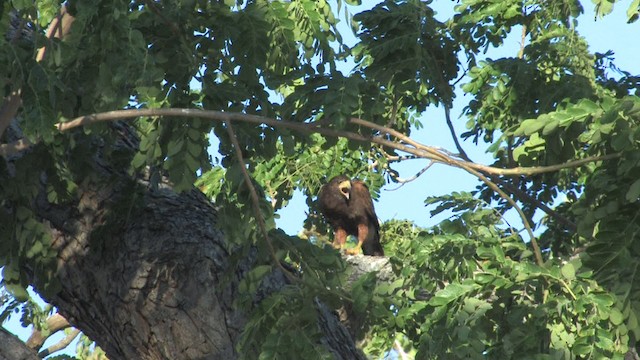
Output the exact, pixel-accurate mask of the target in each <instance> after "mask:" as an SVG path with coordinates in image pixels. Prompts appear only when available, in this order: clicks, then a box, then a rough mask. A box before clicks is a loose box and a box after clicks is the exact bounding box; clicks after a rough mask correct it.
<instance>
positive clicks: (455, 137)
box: [444, 105, 471, 162]
mask: <svg viewBox="0 0 640 360" xmlns="http://www.w3.org/2000/svg"><path fill="white" fill-rule="evenodd" d="M444 118H445V120H446V121H447V126H448V127H449V132H450V133H451V137H452V138H453V142H454V144H456V149H458V153H459V154H460V157H461V158H462V159H463V160H466V161H469V162H470V161H471V159H470V158H469V156H468V155H467V153H466V152H465V151H464V149H463V148H462V145H461V144H460V141H458V135H456V129H454V128H453V123H452V122H451V109H450V108H449V105H445V106H444Z"/></svg>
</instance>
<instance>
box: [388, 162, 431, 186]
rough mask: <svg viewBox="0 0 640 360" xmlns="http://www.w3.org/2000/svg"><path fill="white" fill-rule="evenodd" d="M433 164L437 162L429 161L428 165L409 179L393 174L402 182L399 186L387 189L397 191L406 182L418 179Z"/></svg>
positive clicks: (396, 179)
mask: <svg viewBox="0 0 640 360" xmlns="http://www.w3.org/2000/svg"><path fill="white" fill-rule="evenodd" d="M433 164H435V162H434V161H431V162H429V165H427V166H425V167H423V168H422V169H420V171H418V172H417V173H416V174H415V175H413V176H412V177H410V178H408V179H403V178H401V177H397V176H394V175H391V176H393V177H394V179H395V181H397V182H398V183H400V185H399V186H398V187H396V188H394V189H390V190H387V191H396V190H398V189H400V188H401V187H403V186H404V184H407V183H410V182H412V181H414V180H416V179H417V178H419V177H420V175H422V174H424V173H425V172H426V171H427V170H429V168H430V167H431V166H432V165H433Z"/></svg>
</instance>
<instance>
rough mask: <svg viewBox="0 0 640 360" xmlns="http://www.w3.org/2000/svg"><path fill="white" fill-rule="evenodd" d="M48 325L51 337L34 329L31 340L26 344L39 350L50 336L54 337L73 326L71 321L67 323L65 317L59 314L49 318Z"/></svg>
mask: <svg viewBox="0 0 640 360" xmlns="http://www.w3.org/2000/svg"><path fill="white" fill-rule="evenodd" d="M46 325H47V330H48V331H49V335H48V336H46V337H45V336H43V335H42V331H40V330H36V329H34V330H33V332H32V333H31V336H29V339H27V342H26V345H27V346H28V347H29V348H31V349H34V350H36V349H39V348H40V347H41V346H42V345H43V344H44V342H45V341H46V340H47V339H48V338H49V336H51V335H53V334H54V333H56V332H57V331H58V330H62V329H66V328H68V327H70V326H71V324H69V321H67V319H66V318H65V317H64V316H62V315H60V314H58V313H56V314H53V315H51V316H49V318H47V321H46Z"/></svg>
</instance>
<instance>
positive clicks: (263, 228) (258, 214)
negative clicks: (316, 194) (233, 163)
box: [224, 120, 299, 282]
mask: <svg viewBox="0 0 640 360" xmlns="http://www.w3.org/2000/svg"><path fill="white" fill-rule="evenodd" d="M224 124H225V125H226V128H227V133H228V134H229V137H230V138H231V143H232V144H233V147H234V149H235V151H236V157H237V158H238V163H239V165H240V171H242V176H243V177H244V182H245V184H247V187H248V188H249V194H251V202H252V205H253V212H254V214H255V218H256V221H257V222H258V228H259V229H260V232H261V233H262V236H263V237H264V241H265V244H267V247H268V248H269V253H270V254H271V259H272V260H273V263H274V265H275V266H277V267H279V268H280V270H282V272H283V273H284V274H285V275H286V276H287V278H288V279H289V280H290V281H292V282H296V281H298V280H299V279H298V278H296V277H295V276H293V275H292V274H291V272H290V271H289V270H287V269H285V267H284V266H282V263H280V260H278V256H277V255H276V250H275V249H274V247H273V244H272V243H271V239H269V232H268V231H267V225H266V223H265V220H264V216H262V211H261V210H260V198H259V197H258V193H257V192H256V188H255V186H253V182H252V181H251V176H249V173H248V172H247V165H246V163H245V162H244V157H243V156H242V149H241V148H240V144H239V143H238V138H237V137H236V133H235V131H233V127H232V126H231V121H229V120H226V121H225V122H224Z"/></svg>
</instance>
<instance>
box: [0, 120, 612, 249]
mask: <svg viewBox="0 0 640 360" xmlns="http://www.w3.org/2000/svg"><path fill="white" fill-rule="evenodd" d="M139 116H151V117H153V116H170V117H198V118H204V119H209V120H214V121H221V122H225V123H227V124H230V123H231V122H232V121H241V122H248V123H253V124H258V125H262V124H265V125H268V126H273V127H281V128H287V129H292V130H296V131H299V132H302V133H306V134H309V133H318V134H322V135H326V136H333V137H343V138H347V139H350V140H354V141H360V142H366V143H374V144H378V145H382V146H385V147H389V148H392V149H395V150H398V151H402V152H405V153H408V154H412V155H415V156H417V157H421V158H425V159H430V160H432V161H433V162H438V163H443V164H446V165H449V166H454V167H457V168H460V169H463V170H465V171H467V172H469V173H470V174H472V175H474V176H476V177H478V178H479V179H480V180H481V181H483V182H484V183H485V184H487V186H489V188H491V189H492V190H494V191H496V192H497V193H498V194H499V195H500V196H501V197H503V198H505V200H507V202H508V203H509V204H510V205H511V206H513V207H514V208H515V209H516V211H517V212H518V214H519V215H520V216H521V217H522V220H523V223H524V224H525V227H526V228H527V231H528V232H529V235H530V236H531V242H532V245H533V247H534V250H535V249H536V248H537V242H536V240H535V237H534V236H533V232H532V230H531V227H530V226H529V224H528V221H527V219H526V217H525V215H524V213H523V212H522V209H520V207H519V206H518V205H517V203H516V202H515V201H514V200H513V199H511V198H510V197H509V196H508V195H507V194H506V193H505V192H504V191H502V190H500V189H499V187H498V186H497V185H496V184H495V182H493V181H492V180H490V179H489V178H488V177H487V176H485V175H484V174H486V175H488V176H492V175H534V174H541V173H547V172H553V171H558V170H561V169H567V168H574V167H578V166H581V165H584V164H587V163H591V162H595V161H604V160H609V159H615V158H619V157H620V156H621V155H622V154H621V153H615V154H607V155H601V156H592V157H588V158H584V159H580V160H574V161H569V162H566V163H564V164H557V165H551V166H538V167H528V168H525V167H517V168H512V169H500V168H495V167H491V166H485V165H481V164H476V163H474V162H471V161H466V160H461V159H457V158H456V157H454V156H452V155H450V153H449V152H447V151H443V150H440V149H438V148H436V147H433V146H427V145H424V144H421V143H419V142H417V141H415V140H413V139H411V138H409V137H408V136H406V135H404V134H402V133H400V132H398V131H396V130H394V129H390V128H387V127H384V126H380V125H377V124H374V123H371V122H369V121H366V120H362V119H357V118H352V119H351V120H350V121H351V123H353V124H356V125H361V126H363V127H367V128H370V129H372V130H376V131H378V132H380V133H383V134H386V135H391V136H392V137H395V138H397V139H398V140H399V141H391V140H388V139H387V138H386V136H365V135H361V134H359V133H354V132H349V131H343V130H334V129H328V128H323V127H319V126H317V125H316V124H309V123H297V122H291V121H284V120H275V119H271V118H267V117H263V116H258V115H250V114H241V113H230V112H222V111H210V110H200V109H179V108H171V109H128V110H116V111H109V112H104V113H97V114H92V115H87V116H82V117H78V118H76V119H73V120H71V121H69V122H65V123H59V124H58V125H57V128H58V130H59V131H61V132H65V131H68V130H70V129H73V128H76V127H79V126H84V125H89V124H93V123H97V122H103V121H112V120H120V119H127V118H134V117H139ZM18 145H19V144H17V143H12V144H2V145H0V155H3V156H7V154H11V153H13V152H15V151H17V148H18ZM245 171H246V170H245ZM535 252H536V257H537V258H538V261H539V262H540V261H541V256H540V252H539V249H537V251H535Z"/></svg>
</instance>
